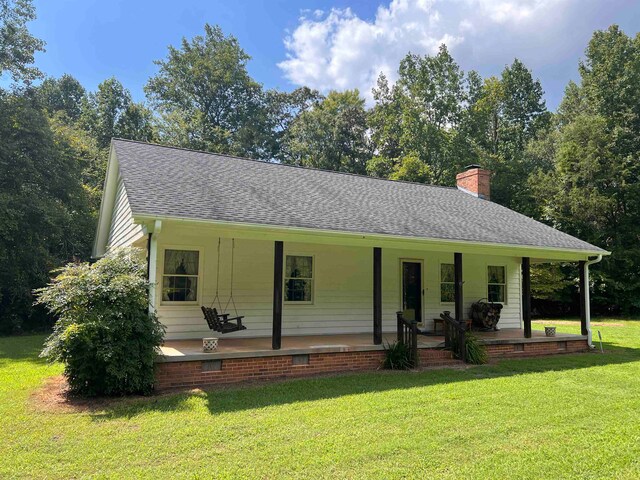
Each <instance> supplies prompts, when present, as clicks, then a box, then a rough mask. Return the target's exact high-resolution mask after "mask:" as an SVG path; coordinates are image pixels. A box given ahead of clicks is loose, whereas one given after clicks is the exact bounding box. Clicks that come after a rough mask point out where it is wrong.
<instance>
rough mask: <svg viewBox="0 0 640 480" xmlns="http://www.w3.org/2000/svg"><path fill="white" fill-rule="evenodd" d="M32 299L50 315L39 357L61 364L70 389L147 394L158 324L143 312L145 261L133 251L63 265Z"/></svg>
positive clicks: (159, 337)
mask: <svg viewBox="0 0 640 480" xmlns="http://www.w3.org/2000/svg"><path fill="white" fill-rule="evenodd" d="M58 272H59V274H58V276H57V277H55V278H54V279H53V282H52V283H50V284H49V285H48V286H47V287H45V288H42V289H39V290H37V291H36V295H37V297H38V300H37V301H38V303H40V304H43V305H45V306H46V308H47V309H48V310H49V311H50V312H51V313H53V314H54V315H55V316H56V318H57V321H56V324H55V326H54V331H53V333H52V334H51V336H49V338H48V339H47V340H46V342H45V347H44V349H43V351H42V353H41V356H43V357H45V358H47V359H49V360H50V361H59V362H62V363H64V367H65V368H64V374H65V376H66V377H67V379H68V382H69V386H70V388H71V390H72V391H73V392H74V393H79V394H83V395H90V396H93V395H124V394H131V393H142V394H147V393H149V392H151V390H152V389H153V382H154V375H153V367H154V358H155V356H156V355H157V348H158V347H159V346H160V345H161V343H162V338H163V336H164V327H163V326H162V324H161V323H160V322H159V321H158V319H157V317H156V315H155V314H154V313H149V311H148V288H149V283H148V281H147V279H146V262H145V261H144V258H143V256H142V253H141V252H140V251H139V250H137V249H119V250H116V251H115V252H114V253H110V254H107V255H106V256H105V257H104V258H102V259H100V260H98V261H97V262H95V263H94V264H88V263H79V264H69V265H67V266H66V267H64V268H62V269H60V270H59V271H58Z"/></svg>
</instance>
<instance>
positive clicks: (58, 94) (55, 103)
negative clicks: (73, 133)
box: [38, 73, 87, 122]
mask: <svg viewBox="0 0 640 480" xmlns="http://www.w3.org/2000/svg"><path fill="white" fill-rule="evenodd" d="M38 91H39V94H40V97H41V102H42V105H43V106H44V108H45V109H46V110H47V112H48V113H49V115H54V114H56V113H58V112H64V113H65V115H66V116H67V117H68V118H69V121H71V122H76V121H77V120H78V119H79V118H80V114H81V113H82V105H83V102H84V101H85V100H86V98H85V97H86V94H87V92H86V90H85V89H84V87H83V86H82V85H81V84H80V82H79V81H78V80H76V79H75V78H74V77H72V76H71V75H68V74H66V73H65V74H64V75H62V76H61V77H60V78H46V79H45V80H44V81H43V82H42V84H41V85H40V86H39V87H38Z"/></svg>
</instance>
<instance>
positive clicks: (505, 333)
mask: <svg viewBox="0 0 640 480" xmlns="http://www.w3.org/2000/svg"><path fill="white" fill-rule="evenodd" d="M474 333H475V334H476V335H478V337H480V339H481V340H482V342H483V343H485V344H487V345H508V344H514V343H541V342H542V343H544V342H562V341H567V340H583V339H586V338H587V337H585V336H582V335H573V334H558V335H556V336H555V337H546V336H545V334H544V332H541V331H536V330H534V331H533V332H532V337H531V338H524V333H523V331H522V330H521V329H519V328H510V329H503V330H499V331H497V332H474ZM210 336H211V337H215V336H216V335H215V334H214V333H213V332H212V334H211V335H210ZM218 338H219V342H218V348H217V349H216V351H215V352H211V353H205V352H203V351H202V339H201V338H198V339H193V340H167V341H165V343H164V345H163V346H162V347H161V354H162V356H160V357H158V359H157V361H158V362H159V363H162V362H183V361H189V360H214V359H224V358H247V357H271V356H278V355H301V354H309V353H334V352H358V351H375V350H382V349H383V348H384V346H383V345H386V344H387V343H393V342H394V341H395V338H396V334H395V332H393V333H391V332H387V333H384V334H383V345H374V344H373V335H372V334H371V333H359V334H345V335H304V336H283V337H282V348H281V349H280V350H272V349H271V337H259V338H233V337H224V336H222V335H218ZM443 346H444V336H442V335H429V336H425V335H419V336H418V348H439V347H443Z"/></svg>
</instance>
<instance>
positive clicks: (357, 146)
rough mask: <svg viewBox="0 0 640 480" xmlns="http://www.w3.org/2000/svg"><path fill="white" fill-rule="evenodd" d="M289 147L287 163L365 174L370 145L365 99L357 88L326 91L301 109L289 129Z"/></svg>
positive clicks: (369, 155)
mask: <svg viewBox="0 0 640 480" xmlns="http://www.w3.org/2000/svg"><path fill="white" fill-rule="evenodd" d="M288 148H289V150H290V151H291V156H292V159H291V160H289V159H287V162H288V163H293V164H296V165H303V166H307V167H315V168H322V169H326V170H335V171H339V172H351V173H359V174H365V173H366V162H367V160H368V159H369V158H370V157H371V145H370V142H369V139H368V137H367V115H366V111H365V101H364V99H363V98H362V97H361V96H360V93H359V92H358V90H346V91H344V92H335V91H332V92H329V94H328V95H327V97H326V98H324V99H323V100H320V101H318V102H317V103H316V104H315V105H314V106H313V108H311V109H309V110H307V111H305V112H302V113H301V114H300V115H299V116H298V117H297V118H296V119H295V120H294V121H293V123H292V125H291V128H290V130H289V144H288Z"/></svg>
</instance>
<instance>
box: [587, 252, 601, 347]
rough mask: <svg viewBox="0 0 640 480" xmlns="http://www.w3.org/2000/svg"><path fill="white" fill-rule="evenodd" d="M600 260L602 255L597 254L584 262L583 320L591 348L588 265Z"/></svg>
mask: <svg viewBox="0 0 640 480" xmlns="http://www.w3.org/2000/svg"><path fill="white" fill-rule="evenodd" d="M600 260H602V255H601V254H600V255H598V256H597V257H596V258H595V259H594V260H587V261H586V262H584V283H585V285H584V312H585V320H586V323H587V343H588V344H589V348H593V343H592V341H591V340H592V336H591V299H590V294H589V291H590V290H591V288H590V287H589V265H594V264H596V263H598V262H600Z"/></svg>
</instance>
